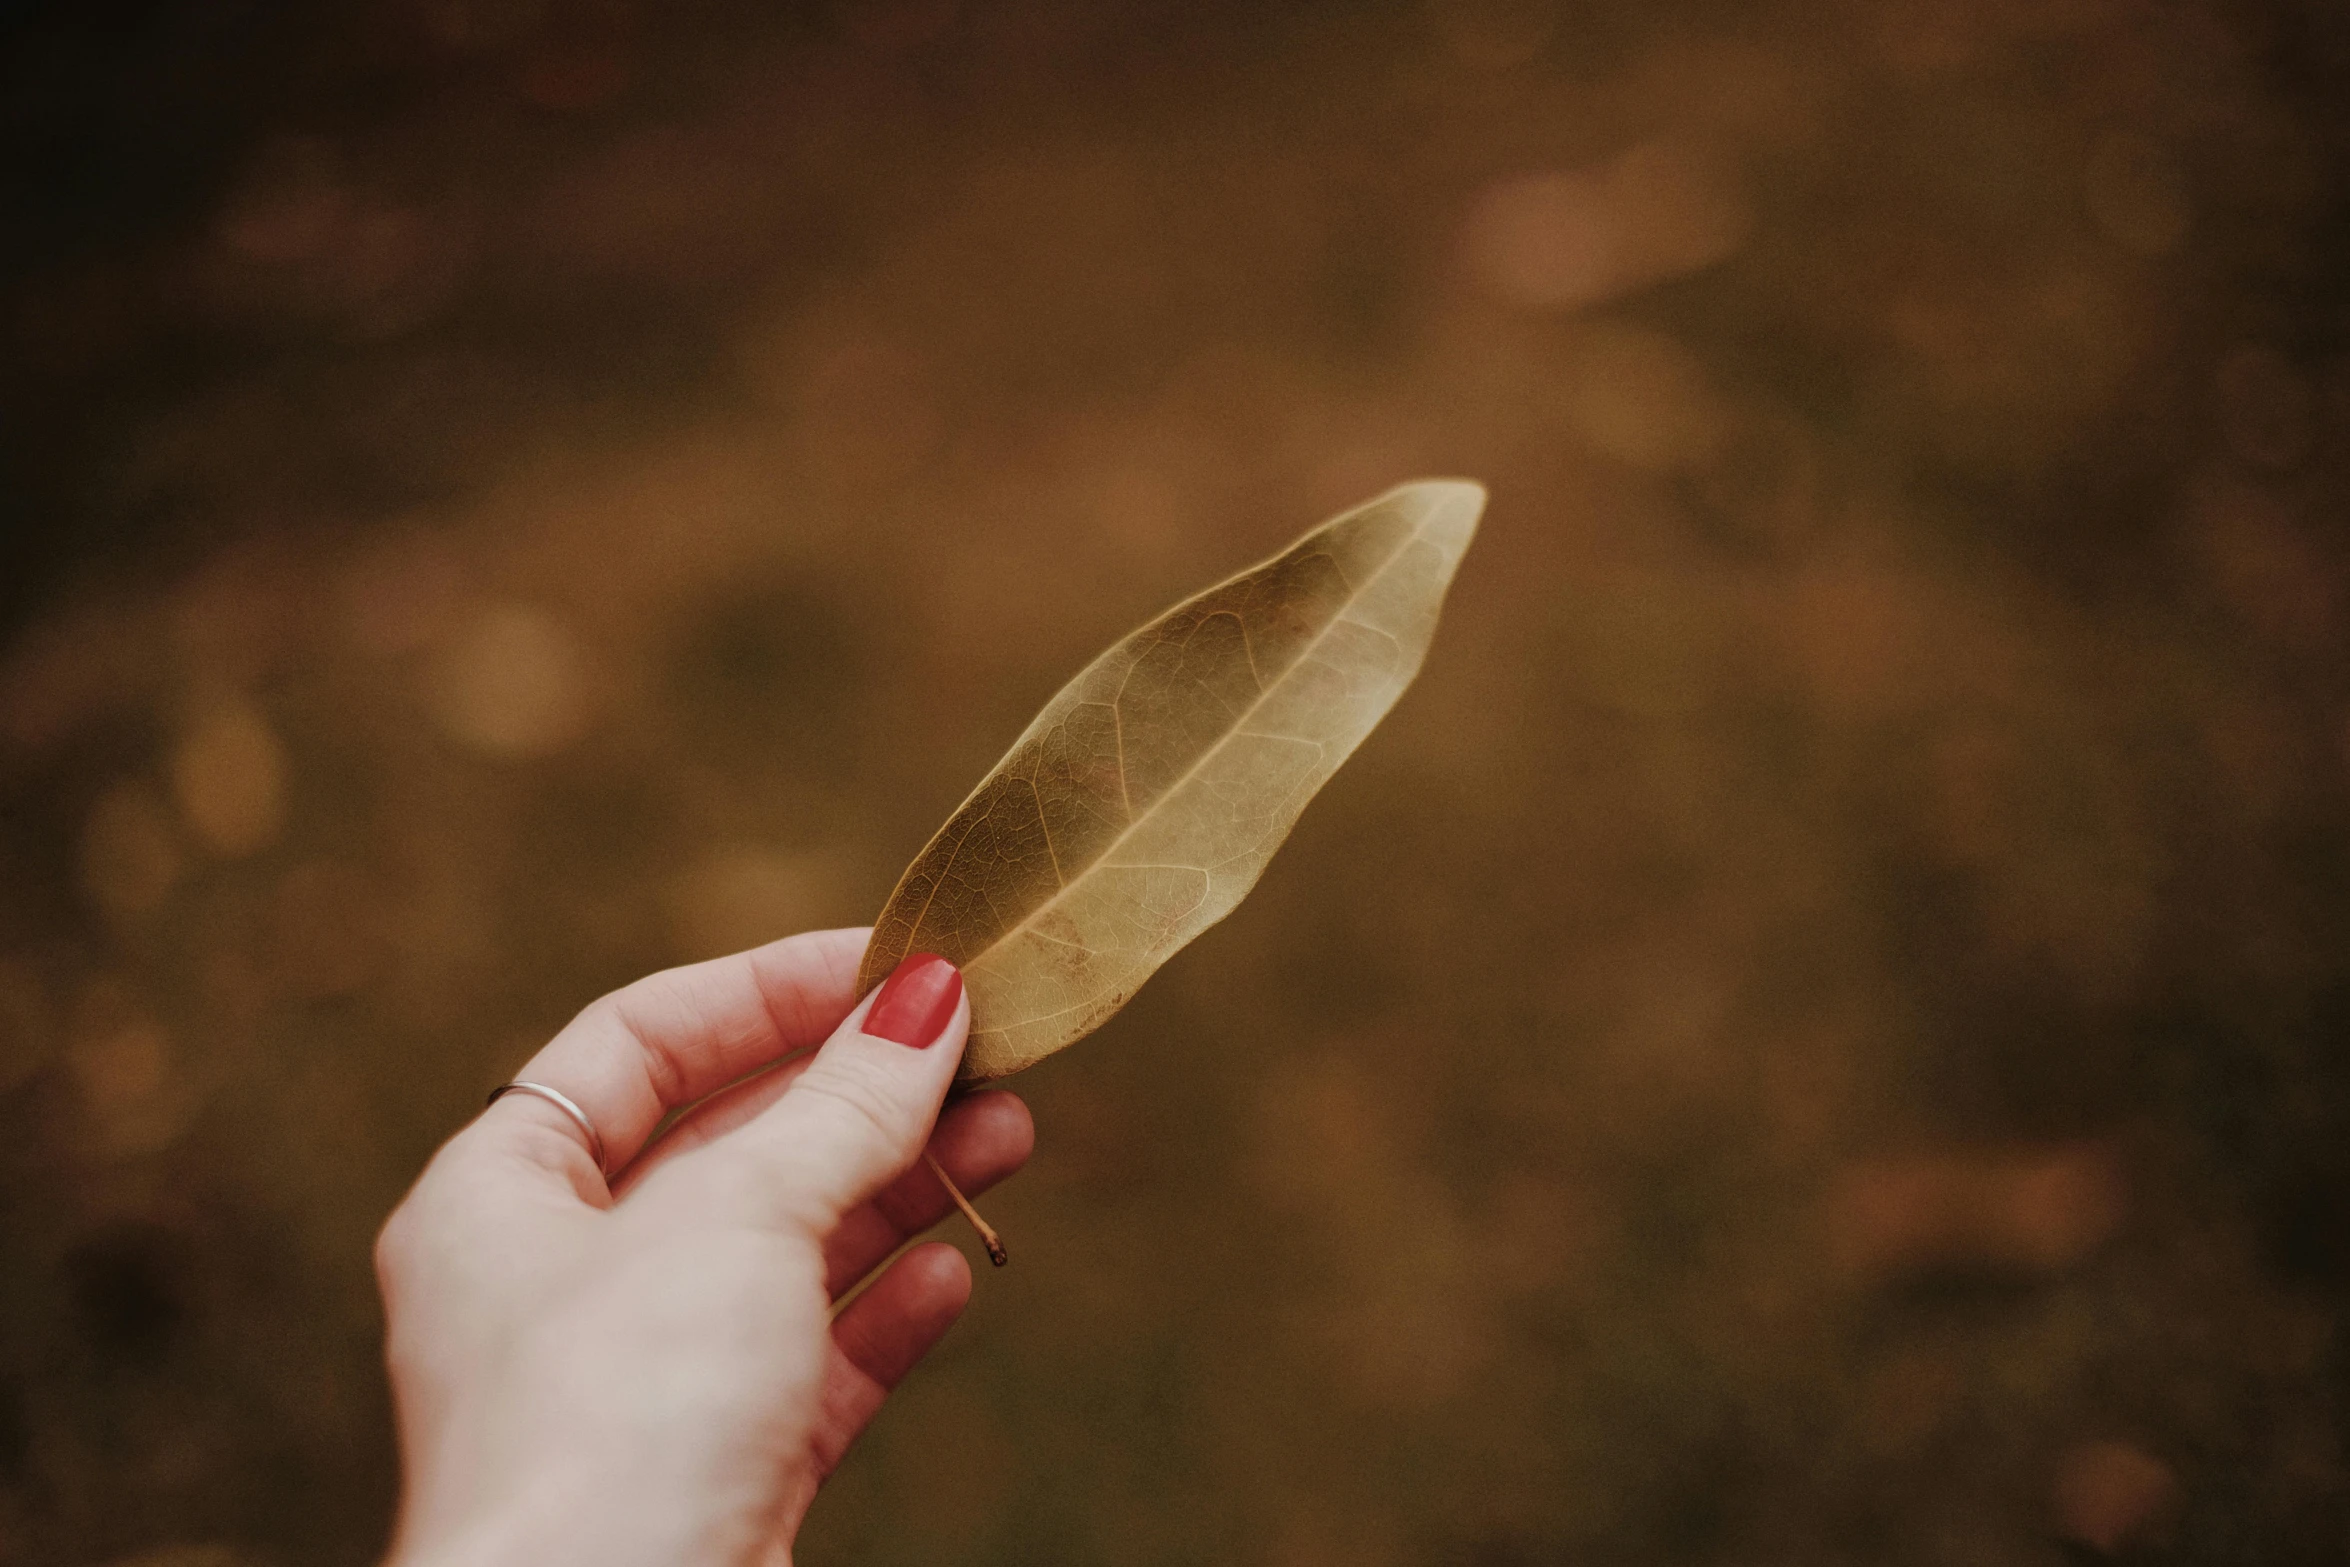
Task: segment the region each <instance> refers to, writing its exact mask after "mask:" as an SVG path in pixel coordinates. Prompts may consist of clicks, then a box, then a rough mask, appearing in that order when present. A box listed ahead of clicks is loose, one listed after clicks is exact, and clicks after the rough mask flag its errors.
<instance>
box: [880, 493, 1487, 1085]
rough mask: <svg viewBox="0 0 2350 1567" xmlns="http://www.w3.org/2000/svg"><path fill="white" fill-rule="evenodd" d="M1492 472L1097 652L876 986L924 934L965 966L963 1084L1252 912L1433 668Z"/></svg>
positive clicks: (905, 927)
mask: <svg viewBox="0 0 2350 1567" xmlns="http://www.w3.org/2000/svg"><path fill="white" fill-rule="evenodd" d="M1484 507H1485V491H1484V488H1483V487H1482V486H1480V485H1477V484H1474V483H1471V482H1468V481H1466V480H1459V479H1429V480H1422V481H1419V482H1417V483H1413V484H1406V485H1402V486H1399V487H1398V488H1396V489H1393V490H1390V491H1388V492H1387V493H1386V494H1385V495H1382V496H1380V497H1379V498H1378V499H1377V500H1374V501H1371V502H1369V503H1368V504H1366V505H1363V506H1358V507H1356V508H1355V509H1354V510H1353V511H1350V512H1347V513H1345V514H1343V515H1341V516H1339V517H1336V518H1333V519H1332V520H1331V521H1329V522H1326V523H1324V524H1323V525H1322V526H1320V527H1319V528H1316V529H1315V530H1314V531H1313V532H1311V533H1308V534H1307V535H1306V536H1305V537H1304V538H1302V539H1300V540H1298V541H1297V542H1296V543H1295V544H1293V545H1291V546H1290V547H1289V548H1288V549H1286V550H1284V551H1282V552H1281V553H1280V554H1279V555H1276V556H1274V557H1273V558H1272V559H1271V560H1268V561H1266V562H1265V563H1264V564H1262V565H1260V566H1256V567H1253V568H1251V569H1250V570H1247V571H1244V572H1242V573H1241V574H1240V575H1238V576H1236V577H1233V578H1231V579H1230V580H1228V581H1226V582H1223V583H1221V584H1219V585H1217V586H1216V587H1212V588H1210V589H1208V590H1207V591H1206V592H1205V593H1202V594H1200V595H1199V596H1198V597H1196V598H1192V599H1189V600H1186V601H1185V602H1184V603H1181V604H1178V605H1177V606H1176V607H1175V608H1173V609H1171V610H1169V611H1167V613H1165V614H1164V615H1161V616H1160V617H1159V618H1158V619H1156V620H1154V621H1152V622H1150V623H1149V624H1148V625H1146V626H1144V627H1142V628H1141V629H1140V630H1138V631H1136V632H1134V633H1132V634H1131V635H1129V636H1128V637H1126V639H1125V640H1123V641H1121V642H1120V643H1118V644H1117V646H1115V647H1113V648H1111V649H1110V650H1109V651H1108V652H1107V653H1104V654H1103V655H1102V656H1101V657H1099V658H1097V659H1095V660H1094V661H1093V662H1092V663H1091V664H1089V665H1087V666H1086V668H1085V670H1084V671H1083V672H1082V673H1081V674H1079V675H1078V676H1077V678H1076V679H1075V680H1072V681H1070V682H1069V684H1068V685H1067V686H1065V687H1063V688H1062V690H1061V693H1060V694H1059V695H1058V696H1056V697H1054V698H1053V699H1052V700H1051V701H1050V702H1048V703H1046V704H1045V708H1044V711H1043V712H1041V713H1039V714H1037V716H1036V720H1035V722H1033V723H1031V724H1030V725H1029V726H1028V730H1027V732H1026V733H1025V734H1023V735H1021V736H1020V738H1019V740H1018V741H1017V742H1015V743H1014V744H1013V746H1012V749H1011V752H1010V754H1008V755H1007V756H1005V758H1004V759H1003V760H1002V761H1001V762H999V763H998V764H996V767H995V770H994V771H993V772H991V773H989V774H988V776H987V778H986V780H985V781H984V782H982V783H981V784H980V786H979V787H978V788H977V789H975V790H973V791H972V793H971V797H970V798H969V799H967V800H965V801H964V802H963V804H962V806H961V807H960V808H959V809H957V810H956V812H955V814H954V815H953V816H952V817H951V818H949V819H948V821H947V824H946V825H945V826H944V827H942V828H940V829H939V831H938V835H937V836H936V837H934V838H932V839H931V840H930V843H929V845H928V846H927V847H925V848H924V849H923V851H922V852H921V853H920V854H919V855H917V856H916V857H915V859H914V863H913V864H912V865H911V866H909V867H908V868H907V870H906V874H905V876H904V877H903V878H901V879H900V880H899V882H898V885H897V890H896V891H895V892H893V893H891V894H890V898H889V902H888V904H887V906H885V907H884V908H883V909H882V911H881V917H880V919H879V920H877V921H876V922H875V925H874V932H873V942H872V945H871V946H870V947H869V948H867V949H866V953H865V961H864V964H863V966H862V967H861V969H860V970H859V972H858V976H857V988H858V990H859V992H860V993H862V992H863V991H865V990H867V989H869V988H871V987H872V986H873V985H875V984H878V983H879V982H880V981H881V980H882V979H883V978H884V977H885V976H886V975H887V974H888V973H889V971H890V970H891V969H892V968H894V967H896V966H897V964H898V962H899V960H900V959H902V958H904V957H905V955H906V954H907V953H909V952H936V953H939V954H941V955H943V956H945V957H947V958H950V959H952V960H953V961H954V962H955V963H956V964H958V965H959V966H960V967H961V968H962V970H963V978H964V982H965V984H966V985H968V987H969V989H970V994H971V1042H970V1045H969V1047H968V1048H967V1050H966V1051H965V1053H964V1057H963V1075H964V1077H965V1078H966V1079H970V1080H976V1081H984V1080H986V1079H990V1078H998V1077H1003V1076H1005V1075H1007V1074H1008V1073H1012V1072H1016V1071H1018V1070H1019V1069H1020V1068H1022V1067H1024V1066H1027V1065H1030V1064H1031V1063H1033V1062H1036V1061H1039V1060H1042V1059H1043V1058H1044V1057H1046V1056H1048V1055H1051V1054H1052V1053H1053V1052H1054V1051H1056V1050H1059V1049H1060V1048H1062V1047H1063V1046H1064V1045H1068V1044H1070V1043H1072V1042H1073V1041H1075V1040H1078V1039H1080V1038H1082V1037H1084V1036H1085V1035H1086V1034H1087V1033H1089V1032H1091V1031H1092V1030H1093V1029H1094V1028H1096V1027H1098V1026H1099V1025H1100V1024H1101V1023H1102V1022H1103V1021H1104V1020H1105V1019H1107V1018H1108V1017H1109V1016H1110V1014H1111V1013H1113V1012H1115V1011H1117V1010H1118V1008H1119V1007H1120V1006H1122V1005H1124V1004H1125V1002H1126V1000H1127V998H1128V997H1130V996H1132V995H1133V994H1134V992H1135V991H1136V989H1138V988H1139V987H1140V986H1141V984H1142V982H1143V981H1144V980H1146V979H1148V978H1149V977H1150V976H1151V974H1152V972H1153V971H1154V970H1156V969H1157V968H1158V966H1159V965H1160V964H1161V963H1164V962H1165V961H1166V960H1167V959H1168V958H1169V957H1171V956H1173V955H1174V953H1175V952H1176V950H1177V949H1178V948H1180V947H1182V946H1183V944H1184V943H1185V942H1188V941H1190V940H1191V939H1192V938H1193V937H1194V936H1197V935H1198V934H1199V933H1200V932H1201V931H1203V930H1205V929H1207V928H1208V927H1209V926H1210V925H1213V924H1214V923H1215V922H1216V921H1218V920H1220V919H1222V918H1223V917H1224V916H1225V915H1226V914H1229V913H1231V912H1232V909H1233V906H1234V905H1236V904H1237V903H1239V902H1240V900H1241V898H1242V897H1243V896H1245V895H1246V894H1247V892H1248V890H1249V888H1251V887H1252V886H1254V885H1256V880H1257V877H1258V875H1259V874H1260V873H1261V872H1262V871H1263V870H1264V868H1265V862H1266V861H1267V860H1269V859H1271V858H1272V856H1273V851H1274V850H1275V849H1277V848H1279V847H1280V846H1281V840H1282V839H1284V838H1286V837H1288V836H1289V829H1290V828H1291V827H1292V826H1293V825H1294V824H1295V823H1296V821H1297V817H1298V813H1299V812H1300V811H1302V810H1303V809H1304V808H1305V804H1306V802H1307V801H1308V800H1310V799H1312V798H1313V796H1314V791H1315V790H1317V789H1319V788H1321V787H1322V785H1323V784H1324V783H1325V782H1326V781H1327V780H1328V779H1329V777H1330V775H1331V774H1332V773H1333V772H1335V771H1337V769H1338V764H1339V763H1341V762H1343V761H1345V760H1346V759H1347V757H1348V756H1350V755H1352V754H1353V752H1354V748H1355V747H1356V746H1357V745H1359V744H1361V743H1362V739H1363V737H1364V736H1365V735H1367V734H1369V733H1370V732H1371V728H1372V726H1373V725H1375V724H1377V723H1378V722H1379V720H1380V719H1381V718H1383V717H1385V716H1386V714H1387V710H1388V709H1389V708H1390V707H1392V706H1394V705H1395V699H1396V698H1397V697H1399V696H1401V695H1403V690H1404V687H1405V686H1407V685H1409V684H1411V681H1412V677H1413V676H1414V675H1415V674H1417V673H1418V672H1419V668H1420V659H1421V657H1422V655H1424V654H1425V653H1426V652H1427V649H1428V639H1429V638H1430V636H1432V635H1433V634H1434V633H1435V630H1436V617H1437V611H1438V610H1439V609H1440V608H1441V607H1442V605H1443V602H1444V591H1445V589H1446V587H1447V586H1449V585H1450V584H1451V582H1452V574H1453V569H1454V568H1455V567H1456V566H1458V565H1459V564H1460V558H1461V553H1462V551H1464V550H1466V549H1467V548H1468V546H1469V540H1470V538H1471V536H1472V535H1473V534H1475V532H1476V530H1477V518H1478V514H1479V513H1480V512H1482V511H1483V510H1484Z"/></svg>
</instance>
